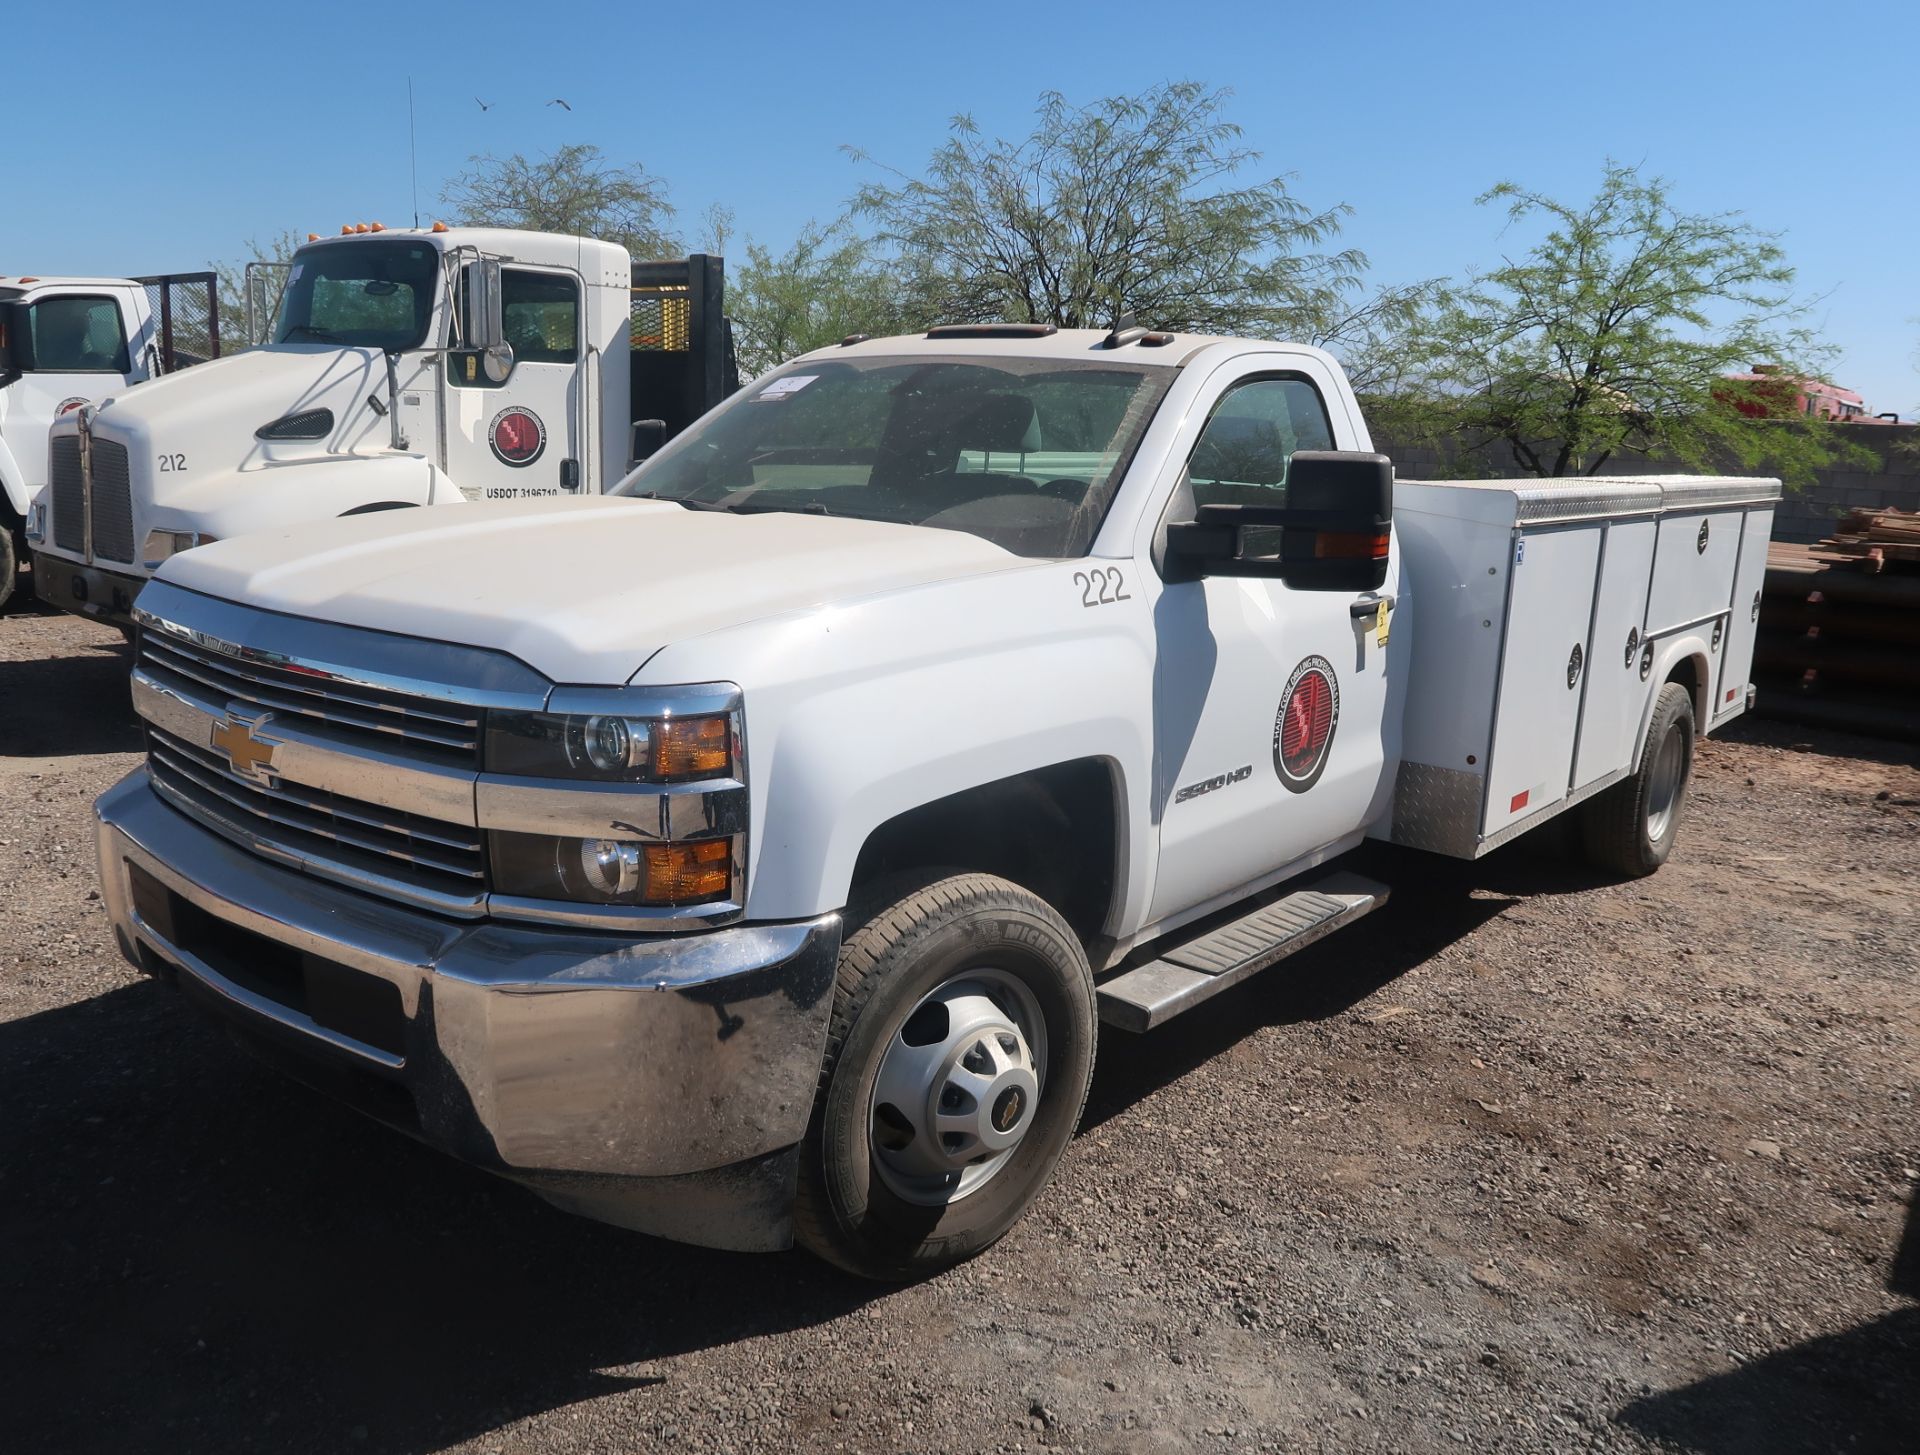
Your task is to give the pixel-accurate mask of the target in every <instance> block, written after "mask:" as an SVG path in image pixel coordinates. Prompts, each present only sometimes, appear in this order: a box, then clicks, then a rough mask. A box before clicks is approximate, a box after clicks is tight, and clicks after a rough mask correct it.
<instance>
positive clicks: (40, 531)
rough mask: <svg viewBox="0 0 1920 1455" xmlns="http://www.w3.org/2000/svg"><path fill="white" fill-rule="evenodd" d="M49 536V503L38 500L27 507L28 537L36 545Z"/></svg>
mask: <svg viewBox="0 0 1920 1455" xmlns="http://www.w3.org/2000/svg"><path fill="white" fill-rule="evenodd" d="M46 538H47V505H46V502H45V501H43V500H36V501H34V502H33V504H31V505H29V506H28V507H27V539H28V540H29V541H32V542H33V543H34V544H35V545H38V544H40V542H42V541H44V540H45V539H46Z"/></svg>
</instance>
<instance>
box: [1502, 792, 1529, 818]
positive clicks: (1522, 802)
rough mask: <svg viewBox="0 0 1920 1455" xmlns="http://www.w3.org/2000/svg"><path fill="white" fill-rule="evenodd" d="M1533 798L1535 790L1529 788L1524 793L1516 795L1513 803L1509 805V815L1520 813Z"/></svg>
mask: <svg viewBox="0 0 1920 1455" xmlns="http://www.w3.org/2000/svg"><path fill="white" fill-rule="evenodd" d="M1531 797H1533V790H1532V789H1531V788H1528V789H1526V790H1524V791H1523V792H1520V793H1516V794H1514V795H1513V802H1512V803H1509V804H1508V805H1507V812H1508V813H1518V812H1520V810H1521V809H1523V808H1525V807H1526V806H1527V800H1528V799H1529V798H1531Z"/></svg>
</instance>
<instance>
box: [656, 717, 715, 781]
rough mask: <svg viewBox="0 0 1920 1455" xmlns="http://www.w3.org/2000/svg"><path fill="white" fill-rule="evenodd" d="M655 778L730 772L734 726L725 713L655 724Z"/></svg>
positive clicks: (701, 775) (708, 776) (704, 775)
mask: <svg viewBox="0 0 1920 1455" xmlns="http://www.w3.org/2000/svg"><path fill="white" fill-rule="evenodd" d="M652 756H653V763H652V770H653V776H654V777H655V778H662V779H669V778H687V777H696V776H697V777H702V778H711V777H713V776H715V775H716V774H720V773H724V772H726V771H727V767H728V764H729V762H730V761H731V759H732V757H733V728H732V725H731V724H730V723H729V722H728V721H727V719H726V717H725V716H720V717H681V718H671V717H670V718H666V719H664V720H662V721H660V722H657V723H655V724H654V728H653V748H652Z"/></svg>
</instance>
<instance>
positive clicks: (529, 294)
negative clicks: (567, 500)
mask: <svg viewBox="0 0 1920 1455" xmlns="http://www.w3.org/2000/svg"><path fill="white" fill-rule="evenodd" d="M500 297H501V309H500V312H501V322H502V323H503V324H504V326H505V332H506V339H507V342H508V343H509V344H511V345H512V347H513V367H512V369H511V371H510V372H509V373H508V375H507V377H506V379H505V380H503V381H502V382H500V383H497V384H496V383H495V382H494V381H493V380H491V379H489V378H488V377H487V372H486V367H485V364H484V362H483V360H482V359H481V357H480V355H479V354H478V352H476V351H474V350H470V349H456V350H453V351H451V352H449V353H448V355H447V473H448V475H450V476H451V477H452V479H453V483H454V484H455V485H457V486H459V487H460V491H461V493H462V494H464V495H465V496H466V497H467V499H469V500H480V499H486V500H520V499H524V498H526V497H528V496H534V495H563V494H567V495H570V494H576V493H582V492H585V491H590V490H596V489H599V488H600V485H601V482H598V481H594V480H590V479H589V478H588V471H590V470H591V469H592V460H591V456H592V453H593V452H592V451H590V450H584V451H583V450H582V448H581V436H580V432H581V420H582V418H583V404H584V394H583V391H584V390H585V389H586V388H587V387H588V384H587V373H588V371H587V367H586V364H585V362H584V360H583V357H582V355H583V350H582V348H581V339H582V333H581V288H580V280H579V278H577V277H575V276H574V275H573V274H571V273H568V272H564V271H561V270H558V269H545V268H524V267H512V266H509V267H505V268H502V269H501V273H500ZM467 336H468V337H471V336H472V333H471V330H469V331H468V334H467ZM620 407H621V408H622V409H625V407H626V404H625V401H621V402H620Z"/></svg>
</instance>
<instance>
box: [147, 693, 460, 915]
mask: <svg viewBox="0 0 1920 1455" xmlns="http://www.w3.org/2000/svg"><path fill="white" fill-rule="evenodd" d="M147 772H148V775H149V776H150V777H151V778H152V780H153V782H154V785H155V786H156V787H157V788H158V789H159V790H160V791H161V792H162V793H163V794H164V795H165V796H166V797H167V798H168V799H169V800H170V801H171V802H173V803H174V804H175V805H176V806H177V807H179V808H180V809H182V810H183V811H184V812H186V813H188V814H189V815H191V816H192V817H194V818H196V819H199V820H201V821H202V822H206V823H208V824H209V825H210V826H212V827H215V828H218V829H222V830H224V831H227V832H229V833H231V832H234V831H238V833H239V834H240V835H241V836H242V837H244V838H245V839H247V840H250V841H253V842H255V843H258V844H260V845H263V846H267V847H269V848H279V849H283V850H285V851H287V852H288V853H289V854H291V855H293V856H296V857H298V858H301V859H306V858H314V859H319V860H322V861H324V862H325V863H327V864H331V865H337V866H341V867H344V868H347V869H350V870H359V871H361V872H364V873H370V874H375V875H379V876H380V877H382V878H385V879H394V880H399V881H400V882H402V883H405V884H409V885H412V886H415V887H417V888H419V889H423V890H427V891H430V892H432V893H435V894H442V895H450V896H454V897H456V898H459V899H461V900H466V901H471V902H475V903H477V902H478V901H479V899H480V897H481V895H482V894H484V893H485V889H486V863H485V855H484V852H483V850H482V847H481V835H480V830H479V829H477V828H470V827H467V826H465V825H462V824H451V823H445V822H443V821H441V820H439V819H432V818H422V817H420V816H418V815H416V814H410V813H402V812H400V811H399V810H397V809H391V808H386V807H384V806H382V805H380V804H375V803H367V802H364V801H362V800H360V799H356V798H348V797H346V796H344V795H341V794H334V793H326V792H322V791H319V790H316V789H312V788H306V787H303V786H301V785H300V784H297V783H290V782H287V781H285V780H284V779H282V780H275V781H273V782H271V783H267V784H261V783H256V782H253V781H252V780H251V779H247V778H242V777H240V776H239V775H238V774H236V773H234V772H233V771H232V769H231V768H229V767H228V766H227V764H226V763H224V762H222V761H221V759H220V758H219V756H218V755H216V754H214V753H210V752H208V751H207V750H206V749H204V748H199V747H195V746H193V745H192V744H190V743H187V742H185V741H183V740H181V739H180V738H177V737H175V736H174V735H173V734H171V733H168V732H166V731H164V730H163V729H161V728H158V727H155V726H153V725H152V724H148V727H147Z"/></svg>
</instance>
